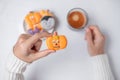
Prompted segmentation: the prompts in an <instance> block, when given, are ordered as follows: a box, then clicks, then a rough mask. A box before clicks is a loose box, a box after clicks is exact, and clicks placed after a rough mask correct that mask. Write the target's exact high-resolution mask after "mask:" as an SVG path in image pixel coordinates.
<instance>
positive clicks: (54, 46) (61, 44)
mask: <svg viewBox="0 0 120 80" xmlns="http://www.w3.org/2000/svg"><path fill="white" fill-rule="evenodd" d="M46 43H47V46H48V49H51V50H60V49H64V48H66V46H67V39H66V37H65V36H64V35H58V34H57V32H55V33H54V34H53V36H51V37H48V38H47V40H46Z"/></svg>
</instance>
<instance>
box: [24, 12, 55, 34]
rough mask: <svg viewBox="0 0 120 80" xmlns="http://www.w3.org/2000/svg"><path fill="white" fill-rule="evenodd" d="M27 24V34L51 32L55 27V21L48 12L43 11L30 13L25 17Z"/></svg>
mask: <svg viewBox="0 0 120 80" xmlns="http://www.w3.org/2000/svg"><path fill="white" fill-rule="evenodd" d="M25 23H26V24H27V32H28V33H29V34H35V33H37V32H39V31H41V30H44V29H45V30H50V29H52V28H53V27H54V25H55V19H54V17H53V15H52V13H50V12H49V11H48V10H41V11H40V12H30V13H29V14H27V15H26V17H25Z"/></svg>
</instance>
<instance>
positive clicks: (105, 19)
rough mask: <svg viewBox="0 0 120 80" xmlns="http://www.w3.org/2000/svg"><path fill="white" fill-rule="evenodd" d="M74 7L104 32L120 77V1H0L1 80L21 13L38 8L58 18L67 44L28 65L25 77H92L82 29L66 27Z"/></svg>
mask: <svg viewBox="0 0 120 80" xmlns="http://www.w3.org/2000/svg"><path fill="white" fill-rule="evenodd" d="M75 7H80V8H83V9H85V10H86V11H87V13H88V15H89V23H88V25H89V24H96V25H99V26H100V29H101V30H102V32H103V33H104V34H105V36H106V48H105V50H106V53H107V54H108V55H109V59H110V64H111V67H112V70H113V72H114V75H115V78H116V80H120V25H119V24H120V0H0V34H1V38H0V80H4V76H5V75H4V73H5V61H6V59H7V55H8V54H9V52H10V50H11V48H12V46H13V45H14V44H15V42H16V40H17V38H18V35H19V34H21V33H23V32H24V31H23V28H22V27H23V25H22V23H23V19H24V16H25V15H26V13H28V12H29V11H31V10H39V9H50V10H51V11H52V12H54V14H55V15H56V16H57V19H58V25H57V26H56V27H58V28H57V31H58V33H59V34H64V35H66V36H67V39H68V46H67V48H66V49H64V50H60V51H57V52H56V53H54V54H51V55H49V56H48V57H45V58H42V59H40V60H38V61H36V62H34V63H33V64H32V65H30V66H29V67H28V68H27V70H26V72H25V80H93V68H92V64H91V61H90V57H89V55H88V52H87V46H86V41H85V40H84V36H85V32H84V30H81V31H77V32H76V31H72V30H70V29H69V28H68V27H67V26H68V25H67V22H66V15H67V12H68V11H69V10H70V9H71V8H75ZM44 48H46V46H45V44H44V46H42V49H44Z"/></svg>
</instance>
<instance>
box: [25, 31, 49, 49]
mask: <svg viewBox="0 0 120 80" xmlns="http://www.w3.org/2000/svg"><path fill="white" fill-rule="evenodd" d="M48 36H51V34H50V33H48V32H42V33H36V34H35V35H33V36H32V37H30V38H29V39H27V40H26V41H25V42H24V44H25V45H26V46H27V47H31V46H33V45H34V44H35V43H36V42H37V41H38V40H40V39H41V38H43V37H48Z"/></svg>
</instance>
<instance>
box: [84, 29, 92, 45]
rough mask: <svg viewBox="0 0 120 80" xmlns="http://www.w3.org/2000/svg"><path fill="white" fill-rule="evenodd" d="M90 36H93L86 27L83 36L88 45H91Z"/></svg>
mask: <svg viewBox="0 0 120 80" xmlns="http://www.w3.org/2000/svg"><path fill="white" fill-rule="evenodd" d="M92 37H93V34H92V31H91V30H90V29H89V28H87V29H86V36H85V38H86V40H87V42H88V45H93V39H92Z"/></svg>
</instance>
